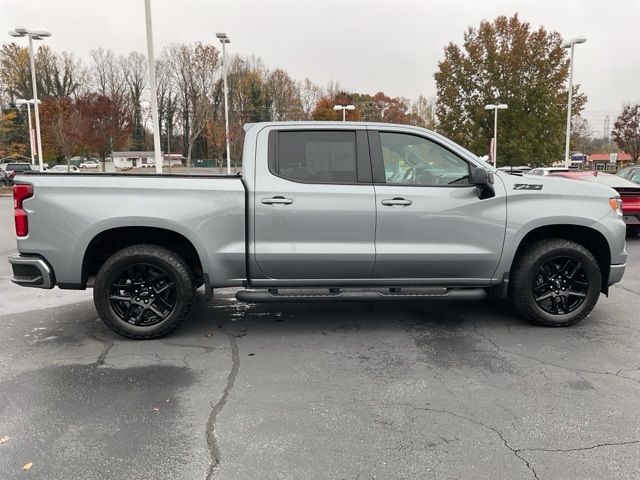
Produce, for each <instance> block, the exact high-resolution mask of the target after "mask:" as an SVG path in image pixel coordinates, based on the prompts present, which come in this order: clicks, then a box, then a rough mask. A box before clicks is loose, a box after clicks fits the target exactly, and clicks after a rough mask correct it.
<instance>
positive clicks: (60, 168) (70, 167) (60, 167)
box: [47, 165, 80, 173]
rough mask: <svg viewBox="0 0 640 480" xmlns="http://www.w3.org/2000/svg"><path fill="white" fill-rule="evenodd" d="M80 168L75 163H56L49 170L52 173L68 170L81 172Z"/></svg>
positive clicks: (66, 171)
mask: <svg viewBox="0 0 640 480" xmlns="http://www.w3.org/2000/svg"><path fill="white" fill-rule="evenodd" d="M79 171H80V169H79V168H78V167H76V166H75V165H56V166H54V167H51V168H50V169H49V170H47V172H50V173H68V172H75V173H77V172H79Z"/></svg>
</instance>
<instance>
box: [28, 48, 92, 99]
mask: <svg viewBox="0 0 640 480" xmlns="http://www.w3.org/2000/svg"><path fill="white" fill-rule="evenodd" d="M35 61H36V69H37V72H38V91H39V92H40V94H41V96H42V97H53V98H58V99H60V98H67V97H72V96H76V95H78V94H79V93H80V92H81V86H82V85H83V83H85V69H84V66H83V64H82V61H81V60H79V59H76V58H75V57H74V56H73V54H70V53H67V52H62V53H61V54H57V53H55V52H54V51H53V50H51V49H50V48H49V47H48V46H47V45H44V46H41V47H39V48H38V51H37V53H36V58H35Z"/></svg>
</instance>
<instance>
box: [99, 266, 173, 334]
mask: <svg viewBox="0 0 640 480" xmlns="http://www.w3.org/2000/svg"><path fill="white" fill-rule="evenodd" d="M176 300H177V295H176V285H175V279H172V278H171V276H170V275H169V273H167V272H166V271H164V270H163V269H162V268H160V267H158V266H156V265H151V264H148V263H138V264H134V265H131V266H129V267H127V268H126V269H124V270H123V271H122V272H121V273H120V274H119V275H116V277H115V279H114V281H113V283H112V284H111V292H110V295H109V301H110V303H111V308H113V311H114V312H115V314H116V315H117V316H118V318H120V320H123V321H125V322H127V323H129V324H131V325H135V326H141V327H150V326H153V325H156V324H158V323H160V322H162V321H163V320H164V319H166V318H167V317H168V316H169V315H171V313H172V312H173V311H174V309H175V308H176Z"/></svg>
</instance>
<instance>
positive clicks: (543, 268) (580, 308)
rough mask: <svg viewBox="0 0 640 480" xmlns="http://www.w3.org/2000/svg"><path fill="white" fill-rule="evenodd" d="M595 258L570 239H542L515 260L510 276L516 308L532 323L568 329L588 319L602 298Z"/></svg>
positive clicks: (600, 281)
mask: <svg viewBox="0 0 640 480" xmlns="http://www.w3.org/2000/svg"><path fill="white" fill-rule="evenodd" d="M601 289H602V274H601V272H600V266H599V265H598V262H597V260H596V259H595V257H594V256H593V255H592V254H591V252H589V250H587V249H586V248H584V247H583V246H582V245H580V244H578V243H576V242H573V241H571V240H563V239H549V240H542V241H540V242H537V243H535V244H532V245H531V246H529V247H528V248H527V249H526V250H525V251H524V252H523V253H522V254H521V255H520V256H519V258H517V259H516V262H515V265H514V268H513V271H512V274H511V297H512V302H513V305H514V307H515V309H516V310H517V311H518V313H520V315H522V316H523V317H525V318H526V319H527V320H529V321H530V322H532V323H536V324H538V325H544V326H547V327H567V326H569V325H573V324H575V323H578V322H579V321H580V320H582V319H583V318H585V317H586V316H587V315H588V314H589V313H590V312H591V310H593V307H594V306H595V304H596V302H597V301H598V297H599V296H600V290H601Z"/></svg>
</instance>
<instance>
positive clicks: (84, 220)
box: [16, 172, 246, 288]
mask: <svg viewBox="0 0 640 480" xmlns="http://www.w3.org/2000/svg"><path fill="white" fill-rule="evenodd" d="M16 183H29V184H32V185H33V187H34V194H33V197H32V198H29V199H27V200H25V201H24V208H25V209H26V210H27V211H28V214H29V227H30V228H29V235H28V236H27V237H23V238H18V250H19V252H20V253H21V254H35V255H38V256H41V257H43V258H44V259H45V260H46V261H47V262H49V263H50V264H51V266H52V267H53V271H54V272H55V276H56V279H55V280H56V283H57V284H58V285H59V286H61V287H62V288H65V287H67V288H79V287H83V286H84V284H85V283H86V278H85V277H86V269H85V271H84V272H83V254H82V253H79V252H85V251H86V250H87V248H88V247H89V245H90V243H91V242H92V241H93V240H94V239H96V238H98V236H99V235H103V236H104V235H105V234H106V233H105V232H109V231H110V230H113V229H120V231H123V229H129V230H127V231H126V232H125V233H126V234H130V233H131V232H135V230H134V229H143V228H149V229H156V230H157V231H158V232H160V230H161V229H166V230H169V231H172V232H176V233H177V234H179V235H181V236H183V237H184V238H185V239H186V240H188V241H189V242H190V243H191V244H192V245H193V246H194V247H195V249H196V251H197V253H198V256H199V257H200V261H201V263H202V267H203V269H204V271H206V272H215V273H214V275H215V277H217V278H219V279H223V280H221V282H222V283H221V284H222V285H225V284H237V283H238V282H239V281H241V279H244V278H246V275H245V187H244V184H243V182H242V179H241V178H240V176H238V175H192V174H173V175H172V174H160V175H158V174H151V173H150V174H136V173H134V174H125V173H97V172H96V173H35V172H34V173H28V174H21V175H19V176H17V177H16ZM210 252H216V254H215V256H213V255H212V254H211V253H210ZM211 281H212V282H214V283H216V282H215V278H212V279H211ZM216 284H217V285H220V283H216Z"/></svg>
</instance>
